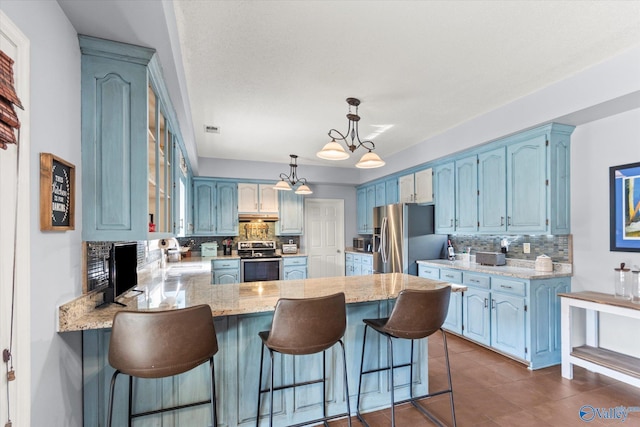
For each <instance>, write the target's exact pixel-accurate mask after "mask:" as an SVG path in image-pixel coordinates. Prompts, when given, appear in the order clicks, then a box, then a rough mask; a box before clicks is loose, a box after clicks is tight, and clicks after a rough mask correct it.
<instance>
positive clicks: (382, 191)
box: [374, 182, 387, 206]
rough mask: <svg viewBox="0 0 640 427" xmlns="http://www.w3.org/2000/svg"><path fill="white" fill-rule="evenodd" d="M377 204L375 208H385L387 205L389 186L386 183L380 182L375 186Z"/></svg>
mask: <svg viewBox="0 0 640 427" xmlns="http://www.w3.org/2000/svg"><path fill="white" fill-rule="evenodd" d="M375 191H376V196H375V204H374V206H384V205H386V204H387V185H386V183H384V182H379V183H377V184H376V185H375Z"/></svg>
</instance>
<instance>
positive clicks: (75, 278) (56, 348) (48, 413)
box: [0, 0, 82, 426]
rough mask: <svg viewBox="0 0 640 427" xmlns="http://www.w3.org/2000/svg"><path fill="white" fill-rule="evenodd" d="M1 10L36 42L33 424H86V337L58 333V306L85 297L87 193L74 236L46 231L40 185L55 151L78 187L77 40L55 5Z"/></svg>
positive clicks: (20, 4)
mask: <svg viewBox="0 0 640 427" xmlns="http://www.w3.org/2000/svg"><path fill="white" fill-rule="evenodd" d="M0 6H1V7H2V10H3V12H5V13H6V14H7V15H8V16H9V18H10V19H11V20H12V21H13V22H14V23H15V24H16V25H17V26H18V27H19V28H20V30H21V31H22V32H23V33H24V34H25V35H26V36H27V37H28V38H29V39H30V42H31V79H30V83H31V100H30V105H31V108H32V109H31V158H30V161H29V164H30V169H31V191H30V202H31V207H32V209H31V212H30V213H29V214H28V215H29V216H30V224H31V225H30V228H31V394H32V399H31V425H33V426H80V425H82V364H81V336H80V334H79V333H71V334H65V335H60V334H58V333H57V332H56V324H57V306H58V305H59V304H61V303H65V302H68V301H69V300H71V299H73V298H75V297H76V296H78V295H80V293H81V288H82V285H81V273H82V268H81V253H80V250H81V241H82V240H81V230H80V224H82V209H81V206H82V195H81V192H80V191H77V193H76V230H75V231H67V232H41V231H40V222H39V221H40V216H39V215H40V212H39V206H40V205H39V179H38V176H39V174H38V173H39V170H40V160H39V155H40V153H41V152H48V153H53V154H55V155H56V156H59V157H61V158H63V159H65V160H67V161H69V162H71V163H73V164H74V165H75V166H76V185H78V188H79V184H80V180H81V177H82V168H81V164H80V50H79V48H78V39H77V36H76V32H75V30H74V29H73V27H72V26H71V25H70V23H69V22H68V20H67V18H66V16H65V15H64V14H63V13H62V11H61V9H60V7H59V6H58V3H57V2H55V1H49V0H44V1H26V2H25V1H12V0H2V2H1V3H0ZM0 155H2V153H0ZM23 214H24V215H27V213H26V212H24V213H23ZM17 376H18V377H19V376H20V372H17Z"/></svg>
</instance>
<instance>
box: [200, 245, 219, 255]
mask: <svg viewBox="0 0 640 427" xmlns="http://www.w3.org/2000/svg"><path fill="white" fill-rule="evenodd" d="M200 256H202V257H207V256H218V242H207V243H202V244H201V245H200Z"/></svg>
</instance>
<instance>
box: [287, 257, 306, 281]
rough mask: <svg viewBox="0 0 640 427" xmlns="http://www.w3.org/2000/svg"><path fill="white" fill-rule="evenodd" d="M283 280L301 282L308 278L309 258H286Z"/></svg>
mask: <svg viewBox="0 0 640 427" xmlns="http://www.w3.org/2000/svg"><path fill="white" fill-rule="evenodd" d="M282 266H283V268H282V279H283V280H300V279H306V278H307V257H306V256H297V257H290V256H286V257H284V258H283V259H282Z"/></svg>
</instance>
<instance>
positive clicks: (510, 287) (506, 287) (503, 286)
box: [500, 285, 513, 289]
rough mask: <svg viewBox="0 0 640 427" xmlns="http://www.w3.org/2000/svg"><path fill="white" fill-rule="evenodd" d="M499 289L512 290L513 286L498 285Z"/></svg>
mask: <svg viewBox="0 0 640 427" xmlns="http://www.w3.org/2000/svg"><path fill="white" fill-rule="evenodd" d="M500 287H501V288H502V289H513V286H509V285H500Z"/></svg>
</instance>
